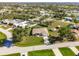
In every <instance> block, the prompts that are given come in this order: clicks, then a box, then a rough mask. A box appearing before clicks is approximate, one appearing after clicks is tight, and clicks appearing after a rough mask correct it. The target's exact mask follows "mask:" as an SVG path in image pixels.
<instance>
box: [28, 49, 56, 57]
mask: <svg viewBox="0 0 79 59" xmlns="http://www.w3.org/2000/svg"><path fill="white" fill-rule="evenodd" d="M28 55H29V56H55V54H54V52H53V51H52V50H50V49H49V50H37V51H31V52H28Z"/></svg>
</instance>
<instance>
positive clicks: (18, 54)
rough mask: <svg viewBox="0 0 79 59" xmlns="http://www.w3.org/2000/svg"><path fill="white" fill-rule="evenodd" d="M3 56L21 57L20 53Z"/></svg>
mask: <svg viewBox="0 0 79 59" xmlns="http://www.w3.org/2000/svg"><path fill="white" fill-rule="evenodd" d="M3 56H20V53H13V54H7V55H3Z"/></svg>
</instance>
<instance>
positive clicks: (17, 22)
mask: <svg viewBox="0 0 79 59" xmlns="http://www.w3.org/2000/svg"><path fill="white" fill-rule="evenodd" d="M2 23H3V24H13V27H17V26H20V27H23V28H25V26H27V25H28V24H29V21H23V20H20V19H13V20H9V19H4V20H2Z"/></svg>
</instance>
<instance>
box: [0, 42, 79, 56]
mask: <svg viewBox="0 0 79 59" xmlns="http://www.w3.org/2000/svg"><path fill="white" fill-rule="evenodd" d="M73 46H79V42H65V43H58V44H53V45H48V46H47V45H38V46H29V47H17V46H13V47H11V48H6V47H0V55H4V54H11V53H17V52H20V53H22V52H26V53H27V52H28V51H34V50H42V49H55V48H60V47H73Z"/></svg>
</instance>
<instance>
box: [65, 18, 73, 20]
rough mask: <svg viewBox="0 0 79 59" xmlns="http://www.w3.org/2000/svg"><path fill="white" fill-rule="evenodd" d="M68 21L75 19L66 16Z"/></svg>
mask: <svg viewBox="0 0 79 59" xmlns="http://www.w3.org/2000/svg"><path fill="white" fill-rule="evenodd" d="M65 20H66V21H72V20H73V19H72V18H71V17H65Z"/></svg>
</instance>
